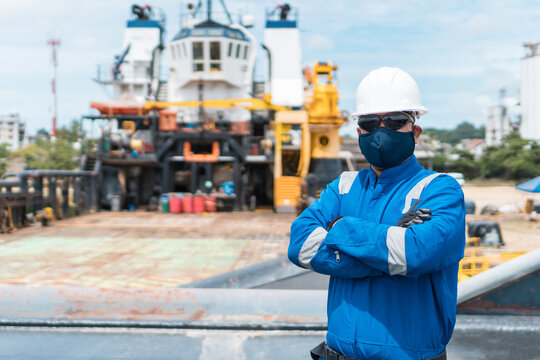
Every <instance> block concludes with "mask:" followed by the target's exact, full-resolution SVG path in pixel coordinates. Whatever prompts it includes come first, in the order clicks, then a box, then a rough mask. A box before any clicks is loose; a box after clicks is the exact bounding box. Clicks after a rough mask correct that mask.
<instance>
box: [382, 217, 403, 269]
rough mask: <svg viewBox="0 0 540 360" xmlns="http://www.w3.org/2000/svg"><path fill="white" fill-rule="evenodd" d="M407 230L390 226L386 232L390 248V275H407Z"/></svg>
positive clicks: (387, 245)
mask: <svg viewBox="0 0 540 360" xmlns="http://www.w3.org/2000/svg"><path fill="white" fill-rule="evenodd" d="M405 231H407V229H406V228H402V227H398V226H390V227H389V228H388V231H387V232H386V247H387V248H388V272H389V273H390V275H407V257H406V255H405Z"/></svg>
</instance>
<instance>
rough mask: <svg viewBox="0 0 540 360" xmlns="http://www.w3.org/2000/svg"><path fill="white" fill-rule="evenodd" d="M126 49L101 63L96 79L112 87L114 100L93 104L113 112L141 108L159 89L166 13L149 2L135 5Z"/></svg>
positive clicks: (127, 30) (126, 29) (126, 34)
mask: <svg viewBox="0 0 540 360" xmlns="http://www.w3.org/2000/svg"><path fill="white" fill-rule="evenodd" d="M131 12H132V18H131V19H130V20H128V21H127V23H126V28H125V30H124V38H123V41H122V51H121V53H120V54H118V55H116V56H115V60H114V62H113V63H111V64H104V65H100V66H99V67H98V74H97V78H96V81H97V82H98V83H100V84H101V85H104V86H111V87H112V100H113V101H107V102H94V103H92V107H94V108H97V109H98V110H100V111H105V112H108V113H111V114H115V113H133V112H135V113H136V112H137V110H136V109H135V108H138V107H141V106H143V105H144V102H145V101H146V100H148V99H155V98H156V95H157V92H158V90H159V85H160V83H159V72H160V63H161V55H162V51H163V49H164V40H163V38H164V33H165V16H164V15H163V14H162V13H161V12H160V11H159V10H158V9H154V8H153V7H151V6H149V5H145V6H138V5H133V6H132V7H131Z"/></svg>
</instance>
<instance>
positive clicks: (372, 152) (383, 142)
mask: <svg viewBox="0 0 540 360" xmlns="http://www.w3.org/2000/svg"><path fill="white" fill-rule="evenodd" d="M358 144H359V145H360V150H362V154H364V156H365V157H366V160H367V161H368V162H369V163H370V164H371V165H373V166H375V167H378V168H381V169H388V168H392V167H394V166H398V165H399V164H401V163H403V162H404V161H405V160H407V159H408V158H409V157H411V155H412V154H413V153H414V131H409V132H400V131H396V130H390V129H388V128H385V127H379V128H377V129H375V130H373V131H371V132H369V133H367V134H360V136H359V137H358Z"/></svg>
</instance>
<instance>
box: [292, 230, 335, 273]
mask: <svg viewBox="0 0 540 360" xmlns="http://www.w3.org/2000/svg"><path fill="white" fill-rule="evenodd" d="M327 233H328V232H327V231H326V230H325V229H324V228H322V227H318V228H316V229H315V230H313V232H312V233H311V234H309V236H308V237H307V239H306V241H304V245H302V248H301V249H300V253H299V254H298V262H299V263H300V264H301V265H302V266H303V267H305V268H307V269H311V270H313V268H312V267H311V264H310V262H311V259H313V257H314V256H315V254H317V250H319V246H321V243H322V242H323V240H324V239H325V238H326V234H327Z"/></svg>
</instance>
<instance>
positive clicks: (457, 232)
mask: <svg viewBox="0 0 540 360" xmlns="http://www.w3.org/2000/svg"><path fill="white" fill-rule="evenodd" d="M418 199H420V200H421V202H420V203H419V204H418V206H416V208H417V209H419V208H429V209H431V211H432V215H431V220H429V221H426V222H424V223H423V224H418V225H413V226H409V227H408V228H402V227H397V226H396V224H397V222H398V219H399V218H400V217H401V216H402V215H403V214H404V213H406V212H407V211H408V210H409V208H410V207H411V204H414V202H415V201H416V200H418ZM338 216H343V219H341V220H339V221H338V222H337V223H335V225H334V226H333V227H332V228H331V229H330V231H328V232H327V231H326V228H327V226H328V225H329V223H330V222H332V220H333V219H335V218H336V217H338ZM464 247H465V205H464V201H463V193H462V191H461V187H460V186H459V185H458V183H457V182H456V181H455V180H454V179H453V178H452V177H450V176H448V175H444V174H439V173H434V172H433V171H428V170H426V169H424V168H423V167H421V166H420V165H419V164H418V162H417V161H416V158H415V157H414V156H412V157H411V158H410V159H409V160H407V161H406V162H404V163H403V164H401V165H399V166H396V167H394V168H391V169H387V170H385V171H383V172H382V173H381V175H380V176H379V178H378V179H377V178H376V176H375V173H374V172H373V171H372V170H371V169H369V170H367V169H364V170H361V171H359V172H344V173H342V174H341V176H340V177H339V178H338V179H336V180H334V181H333V182H332V183H330V184H328V185H327V187H326V189H325V190H324V191H323V192H322V193H321V197H320V199H318V200H316V201H315V202H314V203H313V205H311V206H310V207H309V208H307V209H306V210H304V212H303V213H302V214H301V215H300V216H299V217H298V218H297V219H296V220H295V221H294V222H293V224H292V227H291V239H290V245H289V252H288V255H289V259H290V260H291V261H292V262H293V263H295V264H296V265H298V266H301V267H304V268H308V269H312V270H314V271H316V272H318V273H322V274H327V275H331V277H330V285H329V289H328V309H327V311H328V333H327V338H326V341H327V343H328V345H330V346H331V347H332V348H334V349H335V350H337V351H339V352H341V353H342V354H344V355H346V356H348V357H351V358H357V359H426V358H429V357H433V356H435V355H438V354H440V353H441V352H442V351H443V350H444V349H445V347H446V344H447V343H448V341H449V340H450V338H451V336H452V331H453V329H454V323H455V318H456V297H457V272H458V266H459V261H460V260H461V258H462V257H463V251H464Z"/></svg>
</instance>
